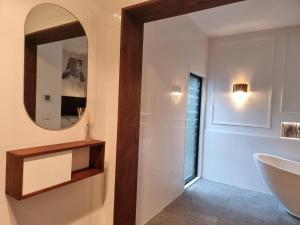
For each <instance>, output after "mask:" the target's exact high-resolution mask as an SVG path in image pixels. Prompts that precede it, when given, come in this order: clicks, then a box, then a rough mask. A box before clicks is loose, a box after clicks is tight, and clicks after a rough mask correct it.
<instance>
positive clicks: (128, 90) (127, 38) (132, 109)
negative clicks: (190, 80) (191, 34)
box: [114, 0, 244, 225]
mask: <svg viewBox="0 0 300 225" xmlns="http://www.w3.org/2000/svg"><path fill="white" fill-rule="evenodd" d="M240 1H244V0H151V1H147V2H143V3H140V4H137V5H133V6H129V7H126V8H123V9H122V22H121V49H120V75H119V106H118V131H117V155H116V177H115V200H114V225H135V220H136V200H137V177H138V156H139V128H140V111H141V88H142V62H143V36H144V24H145V23H147V22H152V21H156V20H161V19H166V18H170V17H174V16H179V15H183V14H187V13H192V12H196V11H200V10H205V9H209V8H213V7H218V6H222V5H227V4H231V3H235V2H240Z"/></svg>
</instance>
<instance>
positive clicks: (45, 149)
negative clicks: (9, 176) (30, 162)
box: [7, 139, 105, 158]
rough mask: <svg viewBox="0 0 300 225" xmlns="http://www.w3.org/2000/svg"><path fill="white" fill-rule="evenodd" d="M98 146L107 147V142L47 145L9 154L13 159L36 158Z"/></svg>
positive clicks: (95, 141)
mask: <svg viewBox="0 0 300 225" xmlns="http://www.w3.org/2000/svg"><path fill="white" fill-rule="evenodd" d="M97 145H105V142H104V141H99V140H94V139H91V140H82V141H74V142H67V143H63V144H54V145H45V146H40V147H32V148H23V149H17V150H12V151H8V152H7V154H11V155H12V156H13V157H16V158H30V157H34V156H40V155H46V154H51V153H57V152H63V151H67V150H76V149H79V148H84V147H93V146H97Z"/></svg>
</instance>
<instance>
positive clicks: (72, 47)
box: [63, 36, 88, 55]
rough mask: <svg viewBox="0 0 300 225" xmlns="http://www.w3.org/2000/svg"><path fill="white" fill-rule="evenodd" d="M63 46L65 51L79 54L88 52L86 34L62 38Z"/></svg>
mask: <svg viewBox="0 0 300 225" xmlns="http://www.w3.org/2000/svg"><path fill="white" fill-rule="evenodd" d="M63 46H64V50H65V51H69V52H73V53H76V54H79V55H87V54H88V42H87V37H86V36H83V37H78V38H71V39H67V40H63Z"/></svg>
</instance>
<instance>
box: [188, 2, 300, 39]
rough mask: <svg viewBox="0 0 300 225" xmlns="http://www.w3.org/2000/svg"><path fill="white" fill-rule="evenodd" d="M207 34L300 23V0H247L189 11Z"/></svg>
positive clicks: (263, 28)
mask: <svg viewBox="0 0 300 225" xmlns="http://www.w3.org/2000/svg"><path fill="white" fill-rule="evenodd" d="M188 16H189V17H190V18H191V19H192V21H193V22H194V23H195V24H196V25H197V26H198V27H199V28H200V29H201V30H202V31H203V32H204V33H206V34H207V35H208V36H209V37H218V36H225V35H233V34H240V33H247V32H252V31H259V30H268V29H274V28H279V27H289V26H295V25H300V0H247V1H244V2H238V3H234V4H230V5H226V6H221V7H217V8H213V9H208V10H204V11H200V12H196V13H192V14H188Z"/></svg>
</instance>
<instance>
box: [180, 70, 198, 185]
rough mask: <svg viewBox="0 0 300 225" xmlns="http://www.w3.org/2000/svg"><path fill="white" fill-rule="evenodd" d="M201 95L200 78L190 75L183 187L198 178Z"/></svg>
mask: <svg viewBox="0 0 300 225" xmlns="http://www.w3.org/2000/svg"><path fill="white" fill-rule="evenodd" d="M201 95H202V78H201V77H199V76H196V75H195V74H192V73H191V74H190V76H189V86H188V105H187V121H186V141H185V162H184V182H185V185H187V184H189V183H190V182H192V181H193V180H194V179H195V178H197V177H198V158H199V137H200V116H201V97H202V96H201Z"/></svg>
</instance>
